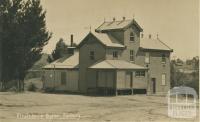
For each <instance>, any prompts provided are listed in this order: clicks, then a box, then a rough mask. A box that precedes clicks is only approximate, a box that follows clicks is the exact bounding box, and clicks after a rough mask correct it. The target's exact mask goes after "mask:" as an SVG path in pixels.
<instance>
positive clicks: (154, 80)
mask: <svg viewBox="0 0 200 122" xmlns="http://www.w3.org/2000/svg"><path fill="white" fill-rule="evenodd" d="M151 81H152V88H153V89H152V90H153V91H152V92H153V94H155V93H156V78H151Z"/></svg>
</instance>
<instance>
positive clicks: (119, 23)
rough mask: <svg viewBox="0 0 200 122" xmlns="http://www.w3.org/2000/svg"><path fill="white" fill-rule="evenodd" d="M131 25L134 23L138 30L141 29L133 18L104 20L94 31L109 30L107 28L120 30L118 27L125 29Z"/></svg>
mask: <svg viewBox="0 0 200 122" xmlns="http://www.w3.org/2000/svg"><path fill="white" fill-rule="evenodd" d="M131 25H135V26H136V27H137V28H138V29H139V31H140V32H142V31H143V29H142V28H141V27H140V25H139V24H138V23H137V22H136V21H135V20H134V19H132V20H121V21H111V22H104V23H103V24H101V25H100V26H99V27H98V28H97V29H96V30H95V31H96V32H104V31H109V30H120V29H126V28H128V27H130V26H131Z"/></svg>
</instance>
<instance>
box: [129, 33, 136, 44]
mask: <svg viewBox="0 0 200 122" xmlns="http://www.w3.org/2000/svg"><path fill="white" fill-rule="evenodd" d="M130 41H131V42H134V41H135V37H134V34H133V32H131V33H130Z"/></svg>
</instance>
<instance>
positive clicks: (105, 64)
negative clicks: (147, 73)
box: [89, 60, 147, 70]
mask: <svg viewBox="0 0 200 122" xmlns="http://www.w3.org/2000/svg"><path fill="white" fill-rule="evenodd" d="M89 68H90V69H143V70H144V69H147V68H146V67H143V66H139V65H136V64H133V63H131V62H128V61H125V60H103V61H101V62H97V63H96V64H94V65H92V66H90V67H89Z"/></svg>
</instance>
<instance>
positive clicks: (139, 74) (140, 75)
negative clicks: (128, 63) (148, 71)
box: [135, 71, 145, 77]
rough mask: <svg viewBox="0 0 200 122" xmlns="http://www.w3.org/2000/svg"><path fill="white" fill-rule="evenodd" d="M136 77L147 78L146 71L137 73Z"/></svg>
mask: <svg viewBox="0 0 200 122" xmlns="http://www.w3.org/2000/svg"><path fill="white" fill-rule="evenodd" d="M135 77H145V71H136V72H135Z"/></svg>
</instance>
